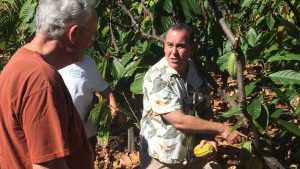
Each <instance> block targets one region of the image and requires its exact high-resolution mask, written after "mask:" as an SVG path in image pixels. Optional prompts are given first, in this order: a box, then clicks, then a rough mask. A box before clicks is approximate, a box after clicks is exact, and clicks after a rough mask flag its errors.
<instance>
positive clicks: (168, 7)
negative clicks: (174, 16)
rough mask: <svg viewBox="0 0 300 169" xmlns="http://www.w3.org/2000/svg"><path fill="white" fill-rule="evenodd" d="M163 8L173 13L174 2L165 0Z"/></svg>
mask: <svg viewBox="0 0 300 169" xmlns="http://www.w3.org/2000/svg"><path fill="white" fill-rule="evenodd" d="M163 10H164V11H166V12H168V13H172V12H173V3H172V0H164V4H163Z"/></svg>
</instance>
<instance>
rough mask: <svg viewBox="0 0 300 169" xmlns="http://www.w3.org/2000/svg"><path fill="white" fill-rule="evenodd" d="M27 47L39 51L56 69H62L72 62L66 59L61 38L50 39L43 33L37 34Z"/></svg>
mask: <svg viewBox="0 0 300 169" xmlns="http://www.w3.org/2000/svg"><path fill="white" fill-rule="evenodd" d="M24 47H25V48H27V49H29V50H31V51H34V52H37V53H39V54H40V55H41V56H42V57H43V59H44V60H45V61H46V62H47V63H48V64H50V65H52V66H53V67H54V68H55V69H57V70H58V69H60V68H62V67H64V66H66V65H68V64H70V63H68V61H67V60H66V59H67V58H66V57H65V55H66V53H65V52H64V50H62V49H63V45H62V43H61V41H60V40H56V39H50V38H48V37H46V36H44V35H42V34H36V36H35V37H34V38H33V39H32V41H31V42H29V43H27V44H26V45H25V46H24Z"/></svg>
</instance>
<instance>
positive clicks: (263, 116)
mask: <svg viewBox="0 0 300 169" xmlns="http://www.w3.org/2000/svg"><path fill="white" fill-rule="evenodd" d="M262 107H263V108H264V109H262V111H261V113H260V116H259V117H258V118H257V119H254V120H253V123H254V125H255V127H256V128H257V129H258V130H259V131H260V132H263V131H265V130H266V129H267V128H268V125H269V120H270V113H269V110H268V107H267V106H266V105H265V104H262Z"/></svg>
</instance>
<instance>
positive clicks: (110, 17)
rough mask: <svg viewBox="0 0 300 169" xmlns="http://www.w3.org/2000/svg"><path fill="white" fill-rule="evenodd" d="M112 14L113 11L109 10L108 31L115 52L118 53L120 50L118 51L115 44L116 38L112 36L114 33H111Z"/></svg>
mask: <svg viewBox="0 0 300 169" xmlns="http://www.w3.org/2000/svg"><path fill="white" fill-rule="evenodd" d="M111 2H112V3H113V1H111ZM112 12H113V9H111V12H110V15H109V30H110V36H111V42H112V44H113V45H114V47H115V49H116V51H117V52H119V51H120V49H119V47H118V45H117V43H116V37H115V35H114V31H113V27H112Z"/></svg>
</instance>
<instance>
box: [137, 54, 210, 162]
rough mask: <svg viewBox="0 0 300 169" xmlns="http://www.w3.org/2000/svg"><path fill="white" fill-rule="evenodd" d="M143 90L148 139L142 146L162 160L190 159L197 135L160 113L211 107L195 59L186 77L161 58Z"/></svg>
mask: <svg viewBox="0 0 300 169" xmlns="http://www.w3.org/2000/svg"><path fill="white" fill-rule="evenodd" d="M143 94H144V98H143V105H144V108H143V115H142V119H141V132H140V135H141V137H142V138H143V139H144V140H146V142H141V148H143V147H144V148H145V147H147V151H148V154H149V155H150V156H151V157H153V158H155V159H158V160H159V161H160V162H163V163H169V164H174V163H185V162H188V161H190V160H191V159H192V158H193V157H192V152H193V147H194V146H195V135H194V134H193V133H187V132H183V131H180V130H177V129H176V128H175V127H173V126H172V125H171V124H169V123H168V122H167V121H166V120H164V119H163V118H162V116H160V115H162V114H164V113H169V112H172V111H175V110H183V112H185V113H186V114H189V115H195V109H196V107H197V110H199V107H200V110H201V112H200V113H205V111H206V110H207V109H209V108H210V98H209V92H208V90H207V85H206V82H205V81H204V78H203V77H200V76H199V75H198V73H197V71H196V69H195V65H194V63H193V62H192V61H191V60H189V63H188V72H187V75H186V79H182V78H181V77H180V76H179V74H178V73H177V71H176V70H175V69H173V68H171V67H170V66H168V62H167V60H166V58H165V57H164V58H162V59H161V60H160V61H159V62H157V63H156V64H155V65H154V66H152V67H151V68H150V69H149V70H148V72H147V73H146V75H145V77H144V83H143ZM202 110H203V112H202Z"/></svg>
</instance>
